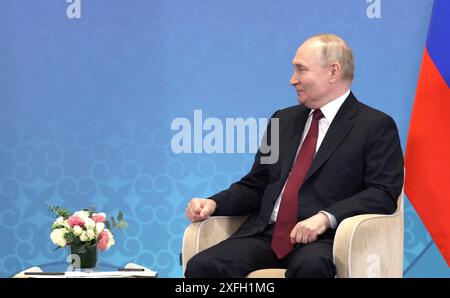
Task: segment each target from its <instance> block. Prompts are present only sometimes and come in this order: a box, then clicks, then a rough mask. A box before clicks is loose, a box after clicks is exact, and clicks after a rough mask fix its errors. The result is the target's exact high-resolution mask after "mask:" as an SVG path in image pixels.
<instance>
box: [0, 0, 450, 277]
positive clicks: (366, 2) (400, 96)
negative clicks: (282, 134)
mask: <svg viewBox="0 0 450 298" xmlns="http://www.w3.org/2000/svg"><path fill="white" fill-rule="evenodd" d="M68 2H74V3H68ZM76 2H79V3H80V4H81V6H80V7H79V8H80V10H79V15H78V16H79V18H78V17H77V15H76V14H77V13H78V11H77V10H71V8H70V7H69V6H71V5H76V4H77V3H76ZM372 2H373V1H372V0H341V1H335V0H317V1H306V0H304V1H301V0H283V1H273V0H247V1H241V0H227V1H225V0H189V1H183V0H152V1H145V0H129V1H119V0H97V1H92V0H74V1H71V0H68V1H66V0H46V1H36V0H2V1H0V239H1V240H0V243H1V244H0V276H1V277H7V276H11V275H13V274H14V273H16V272H18V271H20V270H23V269H25V268H27V267H31V266H33V265H42V264H48V263H51V262H54V261H58V260H59V261H65V257H66V255H67V253H68V252H67V250H64V249H63V250H57V251H54V245H53V244H52V243H51V241H50V239H49V234H50V226H51V223H52V221H53V216H52V214H51V213H50V212H49V211H48V208H47V204H46V202H48V203H49V204H53V205H61V206H67V207H70V208H72V209H81V208H84V207H87V206H90V205H92V204H95V205H96V206H97V208H98V209H99V210H101V211H104V212H107V213H116V212H117V211H118V210H123V212H124V214H125V220H126V221H128V223H129V225H130V227H129V228H128V229H126V230H124V231H118V232H115V238H116V245H115V246H114V247H113V248H112V249H110V250H108V251H106V252H104V253H102V254H101V255H100V261H101V262H105V263H110V264H115V265H117V266H121V265H123V264H125V263H127V262H135V263H139V264H142V265H145V266H148V267H150V268H152V269H153V270H156V271H158V272H159V275H160V276H161V277H181V276H182V271H181V267H180V266H179V260H178V257H179V253H180V251H181V241H182V235H183V231H184V229H185V227H186V226H187V224H188V221H187V220H186V219H185V218H184V209H185V205H186V203H187V201H188V200H189V199H190V198H191V197H194V196H198V197H202V196H208V195H211V194H213V193H215V192H217V191H219V190H221V189H223V188H225V187H227V186H228V185H229V184H230V183H231V182H232V181H234V180H236V179H238V178H239V177H240V176H241V175H243V174H244V173H246V171H248V170H249V168H250V166H251V164H252V160H253V154H251V153H245V154H242V153H234V154H206V153H202V154H175V153H173V151H172V150H171V147H170V144H171V139H172V136H173V135H174V131H172V130H171V122H172V120H173V119H175V118H176V117H185V118H188V119H193V113H194V110H195V109H200V110H202V112H203V117H204V118H206V117H217V118H219V119H225V118H227V117H234V118H236V117H242V118H248V117H254V118H266V117H268V116H270V115H271V114H272V113H273V112H274V111H275V110H276V109H279V108H283V107H287V106H290V105H294V104H296V94H295V92H294V89H293V88H292V87H291V86H290V85H289V78H290V76H291V73H292V67H291V59H292V58H293V55H294V54H295V51H296V49H297V47H298V46H299V45H300V43H301V42H302V40H304V38H306V37H307V36H309V35H312V34H316V33H319V32H333V33H336V34H338V35H341V36H342V37H343V38H344V39H345V40H346V41H347V42H348V43H349V44H350V45H351V46H352V48H353V51H354V54H355V57H356V79H355V81H354V84H353V90H354V92H355V94H356V95H357V96H358V97H359V98H360V99H361V100H363V101H364V102H366V103H367V104H369V105H372V106H374V107H376V108H379V109H381V110H383V111H385V112H387V113H388V114H390V115H392V116H393V117H394V119H395V120H396V122H397V125H398V127H399V130H400V134H401V139H402V145H403V146H404V145H405V140H406V135H407V129H408V125H409V117H410V113H411V108H412V102H413V99H414V94H415V86H416V82H417V78H418V72H419V68H420V61H421V57H422V51H423V47H424V44H425V39H426V33H427V28H428V22H429V18H430V14H431V6H432V0H408V1H404V0H389V1H388V0H382V1H381V0H378V1H375V2H378V3H375V2H374V3H372ZM378 4H380V10H377V11H372V10H371V8H370V7H369V6H371V5H378ZM72 7H75V8H77V6H72ZM68 8H69V12H70V13H72V15H71V14H70V13H69V16H72V17H74V18H69V17H68V13H67V9H68ZM368 8H369V11H372V13H368V11H367V10H368ZM371 17H372V18H371ZM403 148H404V147H403ZM405 215H406V218H405V275H406V276H408V277H428V276H450V270H449V269H448V267H447V266H446V265H445V262H444V261H443V259H442V257H441V256H440V254H439V252H438V250H437V249H436V247H435V245H434V244H433V242H432V240H431V239H430V236H429V235H428V233H427V231H426V229H425V228H424V226H423V225H422V223H421V221H420V219H419V218H418V216H417V214H416V212H415V211H414V209H413V208H412V207H411V205H410V204H409V203H408V202H407V203H406V214H405Z"/></svg>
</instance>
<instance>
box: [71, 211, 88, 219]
mask: <svg viewBox="0 0 450 298" xmlns="http://www.w3.org/2000/svg"><path fill="white" fill-rule="evenodd" d="M73 215H76V216H78V217H79V218H81V219H82V220H83V221H84V222H86V219H88V218H89V212H87V211H84V210H81V211H77V212H75V213H74V214H73Z"/></svg>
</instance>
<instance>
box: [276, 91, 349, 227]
mask: <svg viewBox="0 0 450 298" xmlns="http://www.w3.org/2000/svg"><path fill="white" fill-rule="evenodd" d="M349 94H350V90H347V92H345V93H344V94H343V95H341V96H339V97H338V98H336V99H334V100H332V101H330V102H329V103H327V104H326V105H324V106H323V107H322V108H320V110H321V111H322V114H323V115H324V117H323V118H321V119H320V120H319V133H318V136H317V145H316V153H317V150H319V148H320V145H321V144H322V141H323V139H324V138H325V135H326V134H327V131H328V128H329V127H330V125H331V122H333V119H334V117H335V116H336V114H337V112H338V111H339V109H340V107H341V106H342V104H343V103H344V101H345V99H346V98H347V97H348V95H349ZM313 112H314V110H311V112H310V113H309V116H308V119H307V120H306V123H305V128H304V130H303V134H302V138H301V141H300V145H299V146H298V149H297V154H298V152H299V151H300V148H301V146H302V144H303V141H304V140H305V137H306V135H307V133H308V131H309V127H310V126H311V121H312V113H313ZM294 162H295V161H294ZM288 177H289V176H288ZM288 179H289V178H288ZM288 179H286V182H285V183H284V186H283V189H282V190H281V193H280V195H279V196H278V199H277V201H276V202H275V206H274V208H273V211H272V215H271V216H270V220H269V223H274V222H275V221H276V220H277V215H278V209H279V208H280V201H281V197H282V195H283V192H284V188H285V187H286V183H287V180H288ZM300 199H301V198H300ZM320 212H322V213H324V214H325V215H327V216H328V219H329V220H330V223H331V228H332V229H336V227H337V222H336V218H335V217H334V215H333V214H331V213H329V212H326V211H320Z"/></svg>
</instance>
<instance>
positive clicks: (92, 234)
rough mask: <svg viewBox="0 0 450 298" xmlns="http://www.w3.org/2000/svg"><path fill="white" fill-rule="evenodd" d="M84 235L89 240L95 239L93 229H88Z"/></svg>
mask: <svg viewBox="0 0 450 298" xmlns="http://www.w3.org/2000/svg"><path fill="white" fill-rule="evenodd" d="M86 236H87V237H88V238H89V240H92V239H95V232H94V230H93V229H88V230H87V231H86Z"/></svg>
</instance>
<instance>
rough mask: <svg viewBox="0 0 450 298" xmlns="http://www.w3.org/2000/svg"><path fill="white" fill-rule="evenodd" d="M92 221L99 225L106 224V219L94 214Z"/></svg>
mask: <svg viewBox="0 0 450 298" xmlns="http://www.w3.org/2000/svg"><path fill="white" fill-rule="evenodd" d="M92 219H93V220H94V221H95V223H98V222H102V223H105V222H106V218H105V217H104V216H103V215H100V214H93V215H92Z"/></svg>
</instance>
